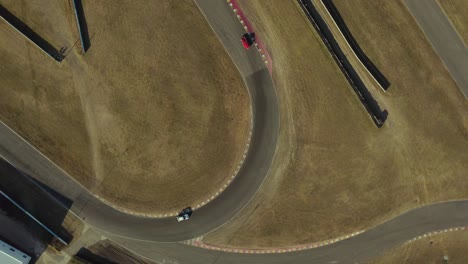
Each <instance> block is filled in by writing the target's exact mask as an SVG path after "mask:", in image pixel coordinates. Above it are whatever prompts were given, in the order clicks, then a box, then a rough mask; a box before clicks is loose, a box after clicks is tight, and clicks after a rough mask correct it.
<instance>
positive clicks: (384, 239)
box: [0, 0, 468, 264]
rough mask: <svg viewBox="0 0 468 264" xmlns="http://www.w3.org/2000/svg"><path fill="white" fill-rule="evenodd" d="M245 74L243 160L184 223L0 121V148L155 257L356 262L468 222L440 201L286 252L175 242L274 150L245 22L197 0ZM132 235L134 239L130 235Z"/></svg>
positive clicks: (454, 205)
mask: <svg viewBox="0 0 468 264" xmlns="http://www.w3.org/2000/svg"><path fill="white" fill-rule="evenodd" d="M196 2H197V4H198V5H199V6H200V9H201V10H202V12H203V13H204V14H205V16H206V18H207V20H208V22H209V23H210V25H211V26H212V27H213V29H214V31H215V32H216V34H217V35H218V37H219V38H220V40H221V41H222V42H223V44H224V46H225V47H226V49H227V51H228V53H229V54H230V56H231V57H232V59H233V61H234V62H235V63H236V65H237V66H238V68H239V71H240V72H241V74H242V76H243V77H244V78H245V81H246V84H247V85H248V88H249V92H250V94H251V98H252V102H253V110H254V132H253V138H252V141H251V142H252V143H251V148H250V150H249V153H248V157H247V159H246V161H245V163H244V167H243V168H242V169H241V171H240V172H239V175H238V176H237V178H236V179H235V180H234V181H233V182H232V183H231V185H230V186H229V187H228V188H227V189H226V190H225V191H224V192H223V193H222V194H221V195H220V196H218V197H217V198H216V199H214V200H213V201H212V202H211V203H209V204H208V205H206V206H205V207H202V208H201V209H200V210H197V211H196V212H195V213H194V215H193V218H192V219H191V220H190V221H188V222H184V223H176V221H175V219H172V218H170V219H160V220H157V219H143V218H139V217H133V216H129V215H125V214H123V213H120V212H118V211H116V210H114V209H112V208H111V207H109V206H106V205H105V204H103V203H102V202H100V201H99V200H97V199H96V198H95V197H94V196H92V195H90V193H89V192H87V190H85V189H83V188H82V187H81V186H80V185H79V184H77V183H76V182H75V181H73V179H71V178H70V177H69V176H68V175H67V174H66V173H65V172H63V171H61V170H60V168H58V167H56V166H55V165H53V164H52V163H51V162H50V161H48V160H47V159H46V158H45V157H44V156H42V155H41V154H40V153H38V152H37V151H36V150H35V149H34V148H32V147H31V146H30V145H29V144H27V143H26V142H24V141H23V140H22V139H21V138H20V137H18V136H17V135H16V134H15V133H14V132H12V131H11V130H9V129H8V128H7V127H5V126H3V125H0V154H1V156H2V157H5V158H6V159H7V160H9V161H10V162H11V163H13V164H14V165H15V166H16V167H18V168H20V169H23V170H25V171H26V172H28V173H29V174H30V175H33V176H35V177H36V178H38V179H39V180H41V181H42V182H44V183H45V184H47V185H49V186H50V187H52V188H53V189H55V190H57V191H59V192H61V193H63V194H65V195H66V196H67V197H68V198H70V199H72V200H73V201H74V204H73V205H72V207H71V209H72V210H73V212H75V213H76V214H77V215H79V216H80V217H86V219H85V221H86V222H88V223H90V224H91V225H93V226H96V227H98V228H99V229H101V230H104V231H107V232H108V234H107V235H108V236H109V237H111V238H112V239H114V240H116V241H117V242H118V243H121V244H122V245H124V246H126V247H128V248H129V249H131V250H133V251H135V252H137V253H139V254H141V255H143V256H146V257H149V258H151V259H153V260H155V261H156V262H158V263H165V264H175V263H190V264H192V263H195V264H196V263H200V264H202V263H203V264H209V263H217V264H221V263H222V264H224V263H228V264H229V263H335V264H336V263H355V262H361V261H363V260H366V259H369V258H371V257H375V256H376V255H377V254H380V253H382V252H384V251H386V250H388V249H390V248H391V247H394V246H396V245H398V244H401V243H402V242H404V241H407V240H409V239H412V238H414V237H416V236H418V235H421V234H423V233H426V232H430V231H434V230H439V229H444V228H448V227H456V226H467V225H468V201H459V202H449V203H441V204H436V205H431V206H427V207H423V208H420V209H415V210H412V211H410V212H408V213H406V214H403V215H401V216H399V217H397V218H395V219H392V220H390V221H388V222H385V223H384V224H382V225H380V226H377V227H376V228H374V229H372V230H369V231H367V232H364V233H362V234H361V235H358V236H355V237H353V238H350V239H348V240H344V241H341V242H338V243H335V244H332V245H330V246H326V247H322V248H317V249H311V250H305V251H299V252H294V253H284V254H261V255H251V254H235V253H227V252H218V251H210V250H205V249H201V248H196V247H192V246H187V245H183V244H179V243H160V242H152V241H164V242H171V241H179V240H184V239H189V238H193V237H197V236H199V235H201V234H204V233H206V232H207V231H210V230H212V229H214V228H216V227H218V226H220V225H221V224H223V223H224V222H226V221H228V220H229V219H231V217H232V216H234V215H235V214H236V213H237V212H238V211H239V210H241V209H242V207H243V206H244V205H245V204H246V203H248V201H249V200H250V199H251V197H252V196H253V195H254V193H255V192H256V190H257V189H258V188H259V186H260V185H261V183H262V182H263V179H264V177H265V175H266V173H267V171H268V169H269V166H270V164H271V160H272V158H273V156H274V150H275V146H276V138H277V135H278V126H279V117H278V107H277V102H276V96H275V91H274V87H273V84H272V81H271V78H270V76H269V74H268V71H267V70H266V68H265V66H264V65H263V62H262V60H261V59H260V57H259V55H258V54H257V52H256V51H255V50H254V49H251V50H249V51H247V52H246V51H244V50H243V49H242V47H241V45H240V43H239V36H241V35H242V33H243V29H242V27H240V24H239V23H238V21H237V19H236V17H235V16H234V15H233V13H232V11H231V10H230V8H229V6H228V5H227V4H226V3H225V2H224V1H212V0H196ZM132 238H134V239H132Z"/></svg>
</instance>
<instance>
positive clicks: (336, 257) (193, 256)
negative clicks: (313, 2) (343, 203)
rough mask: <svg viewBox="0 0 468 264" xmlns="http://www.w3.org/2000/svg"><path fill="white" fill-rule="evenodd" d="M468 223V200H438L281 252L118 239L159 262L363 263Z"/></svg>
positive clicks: (203, 263)
mask: <svg viewBox="0 0 468 264" xmlns="http://www.w3.org/2000/svg"><path fill="white" fill-rule="evenodd" d="M467 225H468V201H459V202H447V203H440V204H434V205H430V206H426V207H422V208H419V209H414V210H411V211H409V212H407V213H405V214H402V215H400V216H398V217H397V218H394V219H392V220H389V221H387V222H385V223H383V224H382V225H379V226H377V227H375V228H373V229H371V230H368V231H366V232H364V233H362V234H360V235H357V236H355V237H352V238H349V239H347V240H343V241H340V242H337V243H335V244H332V245H329V246H324V247H320V248H316V249H309V250H304V251H298V252H292V253H280V254H239V253H229V252H222V251H212V250H206V249H202V248H197V247H193V246H188V245H183V244H179V243H166V244H163V243H150V242H143V241H130V240H122V239H116V241H117V242H118V243H121V244H122V245H124V246H125V247H127V248H129V249H131V250H132V251H135V252H137V253H139V254H141V255H143V256H146V257H148V258H151V259H154V260H155V261H157V262H159V263H183V264H186V263H187V264H189V263H190V264H208V263H209V264H231V263H236V264H237V263H242V264H244V263H245V264H250V263H284V264H289V263H294V264H299V263H333V264H342V263H362V262H363V261H365V260H368V259H370V258H373V257H376V256H377V255H379V254H382V253H384V252H385V251H387V250H389V249H391V248H392V247H395V246H397V245H400V244H402V243H404V242H406V241H408V240H411V239H413V238H415V237H417V236H419V235H423V234H425V233H428V232H431V231H436V230H442V229H446V228H452V227H458V226H467Z"/></svg>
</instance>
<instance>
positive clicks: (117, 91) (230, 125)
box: [0, 0, 250, 213]
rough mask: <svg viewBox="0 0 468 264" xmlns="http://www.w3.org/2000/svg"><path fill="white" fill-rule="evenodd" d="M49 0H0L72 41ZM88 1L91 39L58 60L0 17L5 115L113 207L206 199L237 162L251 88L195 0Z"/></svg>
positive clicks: (67, 20)
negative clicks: (86, 49) (88, 44)
mask: <svg viewBox="0 0 468 264" xmlns="http://www.w3.org/2000/svg"><path fill="white" fill-rule="evenodd" d="M48 2H49V3H48V4H47V5H46V4H44V1H42V0H34V1H2V4H4V5H5V7H6V8H8V9H10V10H11V11H12V12H13V13H15V14H16V15H17V16H18V17H20V19H23V20H24V21H25V22H26V23H27V24H28V25H30V26H31V27H32V28H33V29H35V30H36V31H37V32H38V33H39V34H41V35H43V36H45V38H46V39H47V40H49V41H50V42H51V43H52V44H53V45H55V46H56V47H61V46H65V45H66V46H68V47H71V46H72V45H73V43H75V42H76V41H77V40H78V35H77V33H76V24H75V18H74V16H73V13H72V12H71V9H70V6H69V3H68V2H65V4H64V3H62V2H63V1H58V0H49V1H48ZM59 2H60V4H59ZM84 7H85V14H86V18H87V22H88V27H89V32H90V36H91V38H92V39H91V45H92V46H91V49H90V50H89V52H88V53H87V54H86V55H85V56H82V55H81V54H80V53H81V48H80V47H79V43H77V46H76V47H75V48H74V49H73V51H72V52H71V53H70V55H69V56H68V57H67V58H66V60H65V61H64V62H62V64H57V63H55V62H54V61H52V60H51V59H49V58H47V57H46V56H45V55H44V54H42V53H41V52H39V51H38V50H37V49H36V48H35V47H32V46H31V45H30V44H29V43H28V42H27V41H25V40H23V39H22V38H21V37H20V36H19V35H18V34H17V33H16V32H14V31H12V30H10V29H9V28H8V27H7V26H5V25H4V24H3V23H2V24H1V26H0V34H1V37H0V39H1V40H2V41H1V43H0V57H1V58H2V65H1V66H0V67H1V70H0V80H1V81H2V86H1V89H2V90H1V92H2V97H1V99H0V103H1V109H0V118H1V120H2V121H4V122H6V123H7V124H8V125H9V126H11V127H12V128H14V129H15V130H16V131H18V132H19V133H20V134H21V135H23V136H24V137H25V138H26V139H27V140H28V141H30V142H31V143H32V144H33V145H35V146H37V147H38V148H40V149H41V150H42V151H43V152H44V153H45V154H46V155H47V156H48V157H50V158H51V159H52V160H54V161H55V162H56V163H58V164H59V165H60V166H61V167H63V168H64V169H65V170H66V171H68V172H69V173H70V174H71V175H73V177H75V178H76V179H77V180H78V181H79V182H81V183H82V184H84V185H85V186H86V187H88V188H90V189H91V190H92V191H94V192H96V193H98V194H99V195H100V196H102V197H104V198H105V199H107V200H109V201H111V202H113V203H115V204H116V205H118V206H122V207H127V208H129V209H131V210H135V211H144V212H152V213H157V212H160V213H163V212H167V211H172V212H174V211H178V210H179V209H180V208H183V207H185V206H187V205H195V204H197V203H199V202H201V201H202V200H205V199H206V198H207V197H209V196H211V194H213V193H214V192H216V190H218V189H219V188H220V186H221V185H223V184H224V182H225V181H226V180H227V178H228V177H230V176H231V175H232V174H233V173H234V171H235V169H236V167H237V165H238V163H239V161H240V159H241V157H242V154H243V150H244V148H245V144H246V143H247V138H248V129H249V119H250V107H249V103H250V102H249V98H248V93H247V90H246V89H245V87H244V84H243V82H242V80H241V78H240V75H239V73H238V71H237V69H236V68H235V67H234V65H233V63H232V62H231V60H230V59H229V57H228V55H227V53H226V52H225V50H224V49H223V47H222V45H221V43H220V42H219V41H218V40H217V38H216V36H215V35H214V34H213V33H212V31H211V29H210V27H209V25H208V24H207V22H206V21H205V19H204V17H203V16H202V14H201V13H200V12H199V10H198V8H197V7H196V5H195V4H194V3H193V2H192V1H188V0H187V1H164V2H163V3H162V2H145V3H143V2H138V3H134V2H128V1H127V2H123V1H118V2H112V3H111V2H105V1H97V2H96V1H86V2H85V3H84ZM52 29H53V30H52ZM200 39H203V41H201V40H200ZM64 40H67V41H68V42H67V41H64Z"/></svg>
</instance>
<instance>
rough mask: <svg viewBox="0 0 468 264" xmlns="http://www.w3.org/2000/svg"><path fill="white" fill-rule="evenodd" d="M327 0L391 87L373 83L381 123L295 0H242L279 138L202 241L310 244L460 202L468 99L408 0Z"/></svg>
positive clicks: (256, 245) (465, 168)
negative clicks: (273, 91)
mask: <svg viewBox="0 0 468 264" xmlns="http://www.w3.org/2000/svg"><path fill="white" fill-rule="evenodd" d="M334 3H335V5H336V6H337V8H338V9H339V11H340V13H341V15H342V16H343V18H344V20H345V21H346V23H347V25H348V27H349V29H350V30H351V32H352V34H353V35H354V37H355V39H356V40H357V41H358V43H359V45H360V46H361V48H362V49H363V50H365V51H366V55H368V56H369V58H371V59H372V61H373V62H374V64H376V66H377V67H378V68H379V70H381V71H382V73H383V74H384V75H385V76H386V77H387V79H388V80H389V81H390V83H391V86H390V88H389V90H388V92H387V93H384V92H382V91H381V90H380V89H379V88H377V87H375V91H373V94H374V95H375V97H376V100H378V101H379V103H381V104H382V107H383V108H384V109H387V110H388V113H389V115H388V119H387V121H386V123H385V125H384V126H383V127H382V128H380V129H377V128H375V127H373V124H372V123H371V122H369V120H368V119H367V118H368V117H367V116H366V113H365V112H364V109H362V106H361V105H360V103H359V101H358V100H357V98H355V95H354V94H353V92H352V90H351V88H350V87H349V86H348V84H347V82H346V80H345V79H344V77H343V75H342V74H341V72H340V71H339V69H338V67H337V66H336V65H335V63H334V62H333V60H332V58H331V57H330V55H329V53H328V51H327V49H326V48H325V47H324V45H323V44H322V41H321V39H320V38H319V36H318V35H317V33H316V32H315V30H314V29H313V28H312V27H311V26H310V24H309V21H308V20H307V19H306V18H305V16H304V15H303V12H302V10H301V9H300V7H299V6H298V5H297V3H295V2H294V1H282V0H276V1H240V4H241V7H242V8H243V9H244V12H245V13H246V15H247V16H248V18H249V19H250V20H251V23H252V24H253V26H254V27H255V28H256V29H257V33H258V34H259V35H260V36H261V37H262V39H263V40H264V42H265V44H266V47H267V49H268V50H269V52H270V54H271V56H272V58H273V62H274V63H273V66H274V69H273V74H274V76H273V78H274V82H275V86H276V88H277V90H278V98H279V103H280V112H281V130H280V138H279V145H278V152H277V154H276V157H275V160H274V162H273V166H272V168H271V170H270V173H269V175H268V178H267V180H266V182H265V184H264V185H263V187H262V189H261V190H260V192H259V194H258V195H257V196H256V197H255V198H254V200H253V201H252V202H251V203H250V204H249V205H248V206H247V207H246V209H244V210H243V211H242V213H241V214H240V215H238V216H237V217H236V218H235V219H234V220H233V221H231V222H229V223H228V224H226V225H224V226H223V227H222V228H220V229H218V230H216V231H214V232H212V233H210V234H208V235H207V236H205V238H204V241H205V242H206V243H207V244H218V245H223V246H228V247H243V248H245V247H251V248H267V247H280V246H290V245H297V244H305V243H312V242H317V241H322V240H326V239H330V238H335V237H339V236H342V235H346V234H350V233H353V232H355V231H359V230H362V229H366V228H369V227H371V226H374V225H376V224H378V223H381V222H383V221H386V220H388V219H389V218H391V217H393V216H396V215H398V214H400V213H401V212H403V211H406V210H408V209H410V208H414V207H417V206H421V205H424V204H428V203H432V202H436V201H443V200H450V199H460V198H467V194H466V190H467V188H468V185H467V184H468V183H467V182H466V181H465V175H466V172H467V171H468V165H467V164H466V162H464V161H465V160H467V159H468V154H467V152H466V148H467V147H468V143H467V142H468V141H467V127H468V120H467V118H466V117H467V116H468V107H467V103H466V101H465V100H464V98H463V95H462V94H461V93H460V91H459V90H458V88H457V86H456V84H455V82H454V81H453V80H452V78H451V77H450V75H449V73H448V72H447V70H446V69H445V68H444V65H443V63H442V62H441V60H440V59H439V57H438V56H437V54H436V53H435V51H434V50H433V49H432V47H431V46H430V44H429V43H428V42H427V40H426V39H425V36H424V34H423V33H422V32H421V30H420V29H419V27H418V26H417V24H416V22H415V21H414V20H413V18H412V16H411V14H410V13H409V12H408V11H407V9H406V7H405V5H404V4H403V3H402V2H401V1H383V0H382V1H366V0H359V1H334ZM278 17H281V19H277V18H278Z"/></svg>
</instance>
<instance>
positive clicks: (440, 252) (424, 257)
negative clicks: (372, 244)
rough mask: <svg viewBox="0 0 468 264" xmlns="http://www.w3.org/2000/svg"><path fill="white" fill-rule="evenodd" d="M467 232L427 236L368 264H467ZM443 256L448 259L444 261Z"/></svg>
mask: <svg viewBox="0 0 468 264" xmlns="http://www.w3.org/2000/svg"><path fill="white" fill-rule="evenodd" d="M466 252H468V232H467V231H456V232H448V233H440V234H437V235H432V236H428V237H425V238H422V239H419V240H416V241H413V242H409V243H406V244H404V245H401V246H398V247H396V248H394V249H392V250H390V251H388V252H386V253H384V254H383V255H382V256H379V257H377V258H375V259H373V260H371V261H369V262H367V263H368V264H390V263H407V264H419V263H427V264H439V263H450V264H452V263H454V264H455V263H458V264H463V263H468V254H466ZM444 256H445V257H447V258H448V259H447V260H445V259H444Z"/></svg>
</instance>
